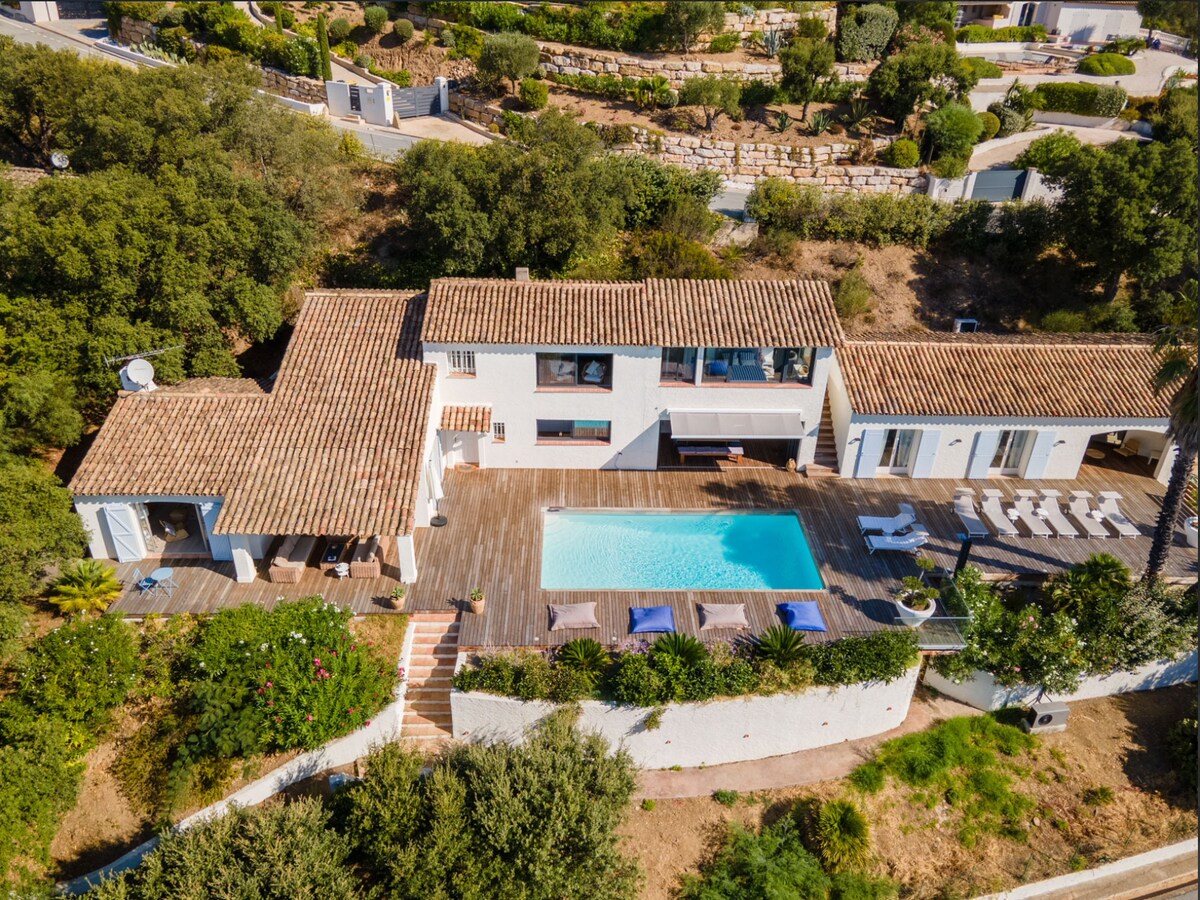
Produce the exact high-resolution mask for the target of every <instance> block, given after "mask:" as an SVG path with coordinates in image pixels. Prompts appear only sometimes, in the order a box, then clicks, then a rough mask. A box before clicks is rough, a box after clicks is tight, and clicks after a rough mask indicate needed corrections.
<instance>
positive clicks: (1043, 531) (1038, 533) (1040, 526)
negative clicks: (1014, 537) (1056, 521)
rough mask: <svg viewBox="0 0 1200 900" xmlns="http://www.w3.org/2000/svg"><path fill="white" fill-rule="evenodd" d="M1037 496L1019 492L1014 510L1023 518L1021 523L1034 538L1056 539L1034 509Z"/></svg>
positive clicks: (1027, 492)
mask: <svg viewBox="0 0 1200 900" xmlns="http://www.w3.org/2000/svg"><path fill="white" fill-rule="evenodd" d="M1036 496H1037V494H1036V492H1034V491H1028V490H1026V491H1017V499H1016V500H1014V501H1013V508H1014V509H1015V510H1016V511H1017V513H1018V514H1019V515H1020V516H1021V521H1022V522H1024V523H1025V527H1026V528H1028V529H1029V532H1030V534H1032V535H1033V536H1034V537H1054V532H1053V531H1051V530H1050V528H1049V527H1048V526H1047V525H1046V523H1045V522H1044V521H1042V517H1041V516H1039V515H1038V514H1037V510H1035V509H1034V508H1033V498H1034V497H1036Z"/></svg>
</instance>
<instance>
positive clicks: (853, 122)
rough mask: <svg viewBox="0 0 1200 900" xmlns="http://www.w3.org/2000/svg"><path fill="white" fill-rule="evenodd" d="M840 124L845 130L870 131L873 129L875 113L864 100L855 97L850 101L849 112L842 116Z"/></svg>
mask: <svg viewBox="0 0 1200 900" xmlns="http://www.w3.org/2000/svg"><path fill="white" fill-rule="evenodd" d="M842 122H843V123H844V124H845V126H846V127H847V128H856V129H858V130H860V131H870V130H871V129H872V128H874V127H875V112H874V110H872V109H871V104H870V103H868V102H867V101H866V100H865V99H863V98H862V97H856V98H855V99H853V100H851V101H850V111H849V112H848V113H846V114H845V115H844V116H842Z"/></svg>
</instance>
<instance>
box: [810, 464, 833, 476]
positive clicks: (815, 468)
mask: <svg viewBox="0 0 1200 900" xmlns="http://www.w3.org/2000/svg"><path fill="white" fill-rule="evenodd" d="M804 475H805V477H806V478H837V477H839V476H838V471H837V469H833V468H830V467H829V466H819V465H815V464H813V463H809V464H808V465H807V466H805V467H804Z"/></svg>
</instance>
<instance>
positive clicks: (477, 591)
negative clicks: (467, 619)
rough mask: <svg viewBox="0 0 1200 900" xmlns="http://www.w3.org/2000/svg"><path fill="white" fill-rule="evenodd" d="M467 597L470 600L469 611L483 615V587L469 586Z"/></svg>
mask: <svg viewBox="0 0 1200 900" xmlns="http://www.w3.org/2000/svg"><path fill="white" fill-rule="evenodd" d="M468 599H469V600H470V601H471V612H473V613H475V615H477V616H481V615H483V603H484V599H485V598H484V596H483V588H471V593H470V594H469V595H468Z"/></svg>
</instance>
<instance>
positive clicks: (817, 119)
mask: <svg viewBox="0 0 1200 900" xmlns="http://www.w3.org/2000/svg"><path fill="white" fill-rule="evenodd" d="M832 127H833V118H832V117H831V116H830V115H829V113H827V112H824V111H822V110H818V111H817V112H815V113H813V114H812V115H811V116H809V118H808V130H809V132H810V133H811V134H824V133H825V132H827V131H828V130H829V129H830V128H832Z"/></svg>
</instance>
